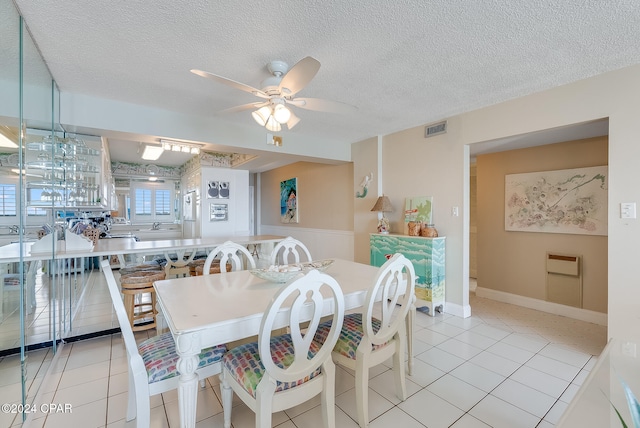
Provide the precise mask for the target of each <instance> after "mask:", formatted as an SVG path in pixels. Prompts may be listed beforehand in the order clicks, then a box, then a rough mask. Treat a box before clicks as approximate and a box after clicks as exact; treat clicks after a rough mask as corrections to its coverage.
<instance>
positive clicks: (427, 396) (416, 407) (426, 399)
mask: <svg viewBox="0 0 640 428" xmlns="http://www.w3.org/2000/svg"><path fill="white" fill-rule="evenodd" d="M398 407H400V409H401V410H403V411H404V412H406V413H408V414H409V416H411V417H412V418H414V419H416V420H417V421H419V422H420V423H422V424H424V425H426V426H428V427H429V428H445V427H449V426H451V425H452V424H453V423H454V422H455V421H457V420H458V419H459V418H460V417H461V416H462V415H463V414H464V411H463V410H460V409H459V408H457V407H456V406H454V405H453V404H451V403H449V402H447V401H446V400H444V399H442V398H440V397H438V396H437V395H435V394H433V393H432V392H430V391H427V390H426V389H423V390H422V391H420V392H418V393H417V394H415V395H413V396H411V397H409V399H408V400H407V401H405V402H404V403H400V404H399V405H398Z"/></svg>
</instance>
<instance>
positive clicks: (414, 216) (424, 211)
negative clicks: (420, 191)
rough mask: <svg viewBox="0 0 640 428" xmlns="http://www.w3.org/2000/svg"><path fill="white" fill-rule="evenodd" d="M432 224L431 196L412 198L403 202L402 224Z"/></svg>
mask: <svg viewBox="0 0 640 428" xmlns="http://www.w3.org/2000/svg"><path fill="white" fill-rule="evenodd" d="M410 221H418V222H420V223H428V224H433V196H413V197H411V198H406V199H405V202H404V222H405V223H409V222H410Z"/></svg>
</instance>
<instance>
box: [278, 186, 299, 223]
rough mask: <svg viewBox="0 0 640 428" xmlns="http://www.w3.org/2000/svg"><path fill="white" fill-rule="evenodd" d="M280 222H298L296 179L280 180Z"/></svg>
mask: <svg viewBox="0 0 640 428" xmlns="http://www.w3.org/2000/svg"><path fill="white" fill-rule="evenodd" d="M280 222H282V223H297V222H298V179H297V178H290V179H288V180H284V181H281V182H280Z"/></svg>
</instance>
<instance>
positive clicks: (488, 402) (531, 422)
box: [469, 395, 540, 428]
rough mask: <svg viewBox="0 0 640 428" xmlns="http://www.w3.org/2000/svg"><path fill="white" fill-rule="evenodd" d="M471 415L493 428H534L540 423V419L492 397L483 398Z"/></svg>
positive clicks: (471, 411) (470, 412)
mask: <svg viewBox="0 0 640 428" xmlns="http://www.w3.org/2000/svg"><path fill="white" fill-rule="evenodd" d="M469 414H471V416H473V417H475V418H477V419H479V420H481V421H483V422H484V423H486V424H487V425H489V426H490V427H492V428H532V427H535V426H537V424H538V422H540V418H537V417H535V416H534V415H532V414H531V413H527V412H525V411H524V410H522V409H520V408H518V407H516V406H514V405H512V404H509V403H507V402H506V401H503V400H501V399H499V398H497V397H494V396H492V395H487V396H486V397H485V398H483V399H482V401H480V402H479V403H478V404H477V405H476V406H475V407H474V408H473V409H471V410H470V411H469Z"/></svg>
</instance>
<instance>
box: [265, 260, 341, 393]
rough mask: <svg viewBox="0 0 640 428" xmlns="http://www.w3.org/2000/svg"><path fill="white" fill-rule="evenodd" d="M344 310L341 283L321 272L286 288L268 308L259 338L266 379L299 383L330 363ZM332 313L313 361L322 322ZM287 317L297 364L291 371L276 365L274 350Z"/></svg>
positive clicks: (307, 275) (311, 272) (288, 368)
mask: <svg viewBox="0 0 640 428" xmlns="http://www.w3.org/2000/svg"><path fill="white" fill-rule="evenodd" d="M344 307H345V304H344V295H343V294H342V289H341V288H340V285H338V282H337V281H336V280H335V279H334V278H333V277H331V276H329V275H327V274H325V273H321V272H319V271H317V270H312V271H310V272H309V273H308V274H306V275H305V276H303V277H302V278H299V279H297V280H295V281H293V282H291V283H289V284H287V285H286V286H284V287H282V288H281V289H280V290H279V291H278V292H277V293H276V294H275V296H274V297H273V299H272V300H271V303H270V304H269V306H268V307H267V309H266V311H265V313H264V316H263V318H262V323H261V325H260V332H259V335H258V352H259V354H260V360H261V361H262V364H263V365H264V367H265V370H266V375H268V376H270V377H271V379H273V380H274V381H280V382H295V381H299V380H300V379H304V378H305V376H308V375H309V374H310V373H312V372H314V371H315V370H316V369H317V368H318V367H320V366H321V365H322V364H323V363H324V362H325V361H326V360H328V359H330V358H331V352H332V350H333V347H334V346H335V344H336V342H337V340H338V337H339V335H340V330H341V329H342V322H343V318H344ZM329 313H333V320H332V325H331V330H330V332H329V334H328V335H327V338H326V340H325V341H324V343H323V344H322V347H321V348H320V350H319V351H318V352H317V353H316V354H315V355H314V356H313V358H309V350H310V348H311V346H312V343H313V338H314V337H315V334H316V331H317V329H318V325H319V324H320V318H321V317H322V316H324V315H327V314H329ZM283 317H285V318H286V321H287V322H288V325H289V327H290V329H291V340H292V342H293V348H294V355H293V360H292V362H291V364H290V365H289V366H288V367H279V366H278V365H276V364H275V363H274V362H273V358H272V355H271V346H270V339H271V332H272V330H273V329H274V328H279V327H281V324H280V323H281V322H282V321H283ZM307 321H309V325H308V326H307V327H306V332H305V333H303V332H302V329H301V328H300V324H301V323H305V322H307ZM314 346H317V345H316V344H314ZM264 380H265V379H263V382H264Z"/></svg>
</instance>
